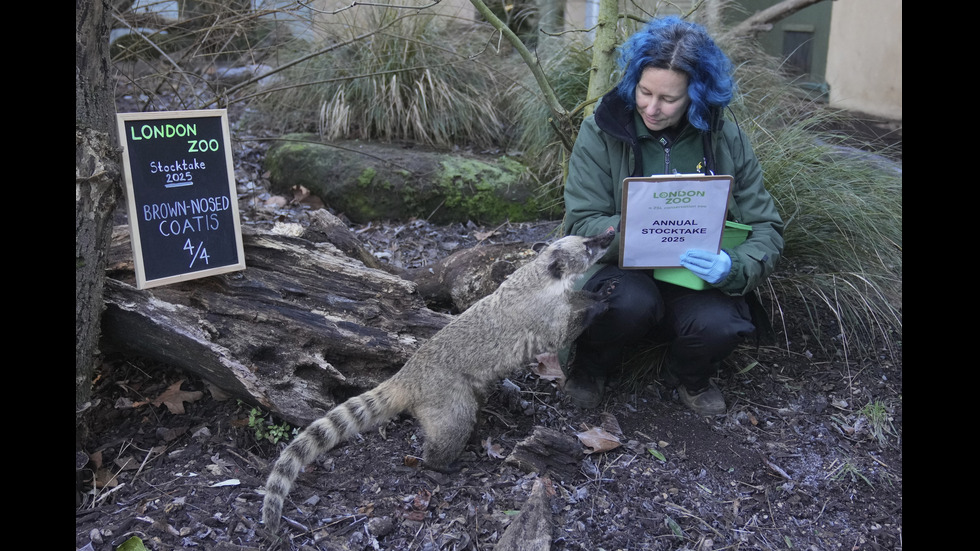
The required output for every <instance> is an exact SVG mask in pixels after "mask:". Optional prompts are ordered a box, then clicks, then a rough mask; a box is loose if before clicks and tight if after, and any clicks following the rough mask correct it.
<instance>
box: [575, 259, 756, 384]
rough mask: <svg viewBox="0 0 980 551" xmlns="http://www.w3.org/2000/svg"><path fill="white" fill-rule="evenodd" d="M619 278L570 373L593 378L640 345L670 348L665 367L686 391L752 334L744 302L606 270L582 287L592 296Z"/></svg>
mask: <svg viewBox="0 0 980 551" xmlns="http://www.w3.org/2000/svg"><path fill="white" fill-rule="evenodd" d="M610 279H618V280H619V283H618V284H617V286H616V288H615V290H614V291H613V292H612V295H611V296H610V299H609V310H608V311H607V312H606V313H605V314H603V315H602V316H600V317H599V318H597V319H596V320H595V322H594V323H593V324H592V325H591V326H590V327H589V328H588V329H586V331H585V332H584V333H583V334H582V335H581V336H580V337H579V338H578V340H577V341H576V343H575V344H576V346H575V349H576V350H575V356H574V361H573V365H572V366H571V367H572V370H573V372H574V370H577V369H582V370H584V371H586V372H589V373H592V374H593V375H600V374H604V373H606V372H608V371H611V370H615V369H618V368H619V366H620V364H622V362H623V354H624V348H625V347H628V346H632V345H636V344H640V343H641V342H643V341H644V340H655V341H660V342H667V343H669V347H668V351H667V366H668V368H669V369H670V371H671V372H672V373H673V374H674V375H675V376H676V377H677V379H678V380H679V381H680V383H681V384H683V385H684V386H685V387H687V388H688V389H689V390H691V391H697V390H701V389H703V388H705V387H706V386H707V385H708V379H709V378H710V377H711V376H713V375H714V374H715V373H716V372H717V370H718V366H719V365H720V363H721V361H722V360H724V359H725V358H726V357H728V355H729V354H731V353H732V351H734V350H735V347H737V346H738V345H739V344H740V343H741V342H742V341H743V340H744V339H745V337H747V336H749V335H750V334H751V333H752V332H753V331H755V326H754V325H753V324H752V319H751V314H750V311H749V307H748V305H747V304H746V302H745V299H744V298H743V297H732V296H728V295H726V294H725V293H722V292H721V291H718V290H715V289H705V290H702V291H695V290H692V289H687V288H685V287H679V286H677V285H673V284H670V283H664V282H660V281H657V280H655V279H653V277H651V276H650V275H649V273H648V272H645V271H637V270H622V269H620V268H619V267H618V266H615V265H608V266H606V267H605V268H603V269H602V270H600V271H599V272H598V273H596V274H595V275H594V276H593V277H592V279H590V280H589V281H588V282H587V283H586V284H585V287H584V288H585V289H586V290H588V291H596V290H598V289H599V288H600V287H602V285H603V283H605V282H606V281H608V280H610Z"/></svg>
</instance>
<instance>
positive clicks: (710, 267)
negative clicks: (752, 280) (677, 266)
mask: <svg viewBox="0 0 980 551" xmlns="http://www.w3.org/2000/svg"><path fill="white" fill-rule="evenodd" d="M681 266H684V267H685V268H687V269H688V270H691V271H692V272H694V275H696V276H698V277H700V278H701V279H703V280H705V281H707V282H708V283H711V284H714V283H718V282H719V281H721V280H723V279H725V277H726V276H727V275H728V272H730V271H731V270H732V258H731V257H730V256H728V253H726V252H725V251H721V252H719V253H718V254H714V253H710V252H708V251H702V250H700V249H690V250H688V251H687V252H685V253H684V254H682V255H681Z"/></svg>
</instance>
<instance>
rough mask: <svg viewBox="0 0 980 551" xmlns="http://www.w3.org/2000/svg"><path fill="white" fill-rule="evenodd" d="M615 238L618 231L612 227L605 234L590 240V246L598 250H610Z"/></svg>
mask: <svg viewBox="0 0 980 551" xmlns="http://www.w3.org/2000/svg"><path fill="white" fill-rule="evenodd" d="M615 237H616V229H615V228H613V227H612V226H610V227H609V229H608V230H606V231H605V232H604V233H600V234H599V235H596V236H593V237H591V238H590V239H589V246H590V247H594V248H598V249H608V248H609V245H610V244H611V243H612V242H613V238H615Z"/></svg>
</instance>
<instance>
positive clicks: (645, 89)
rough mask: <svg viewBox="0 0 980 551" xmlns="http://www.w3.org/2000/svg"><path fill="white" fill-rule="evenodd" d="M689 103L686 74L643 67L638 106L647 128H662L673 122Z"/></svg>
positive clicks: (639, 84) (637, 98)
mask: <svg viewBox="0 0 980 551" xmlns="http://www.w3.org/2000/svg"><path fill="white" fill-rule="evenodd" d="M690 103H691V98H689V97H688V95H687V75H686V74H684V73H680V72H678V71H674V70H671V69H658V68H656V67H647V68H646V69H644V70H643V73H642V74H641V75H640V81H639V82H638V83H637V84H636V110H637V111H638V112H639V113H640V115H641V116H642V117H643V123H644V124H645V125H646V127H647V128H649V129H650V130H663V129H664V128H669V127H671V126H674V125H675V124H677V123H678V122H679V121H680V120H681V118H682V117H683V116H684V113H685V112H686V111H687V106H688V105H690Z"/></svg>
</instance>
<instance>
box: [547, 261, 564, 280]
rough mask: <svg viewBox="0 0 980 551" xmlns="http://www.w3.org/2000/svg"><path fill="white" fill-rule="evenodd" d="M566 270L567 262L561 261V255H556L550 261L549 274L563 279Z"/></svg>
mask: <svg viewBox="0 0 980 551" xmlns="http://www.w3.org/2000/svg"><path fill="white" fill-rule="evenodd" d="M564 272H565V263H564V262H562V261H561V257H560V256H555V257H554V258H552V259H551V262H549V263H548V274H550V275H551V277H553V278H555V279H561V277H562V274H563V273H564Z"/></svg>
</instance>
